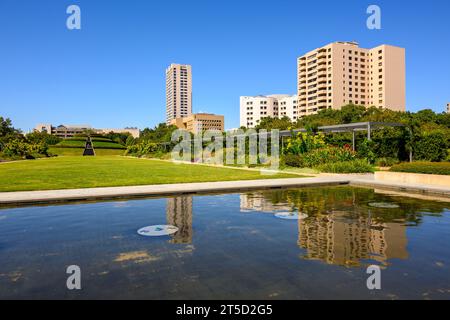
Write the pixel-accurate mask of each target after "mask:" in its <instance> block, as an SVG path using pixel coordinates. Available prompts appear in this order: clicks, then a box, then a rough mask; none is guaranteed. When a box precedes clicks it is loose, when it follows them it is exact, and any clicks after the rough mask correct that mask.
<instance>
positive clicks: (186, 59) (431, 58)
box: [0, 0, 450, 131]
mask: <svg viewBox="0 0 450 320" xmlns="http://www.w3.org/2000/svg"><path fill="white" fill-rule="evenodd" d="M71 4H77V5H79V6H80V8H81V12H82V29H81V30H79V31H70V30H68V29H67V28H66V19H67V17H68V15H67V14H66V8H67V7H68V6H69V5H71ZM370 4H377V5H379V6H380V7H381V10H382V30H377V31H374V30H369V29H367V28H366V19H367V14H366V9H367V7H368V5H370ZM449 14H450V1H448V0H441V1H438V0H435V1H432V0H430V1H403V0H396V1H378V0H372V1H365V0H347V1H346V0H342V1H326V0H324V1H319V2H317V1H300V0H295V1H283V0H278V1H263V0H258V1H242V0H241V1H234V0H227V1H223V0H184V1H148V0H127V1H125V0H114V1H108V0H40V1H36V0H28V1H25V0H0V41H1V42H0V115H1V116H6V117H9V118H11V119H12V120H13V122H14V125H15V126H16V127H19V128H21V129H23V130H24V131H27V130H29V129H31V128H33V127H34V126H35V125H36V124H37V123H40V122H47V123H53V124H54V125H58V124H61V123H67V124H80V123H83V124H84V123H87V124H91V125H93V126H94V127H97V128H101V127H125V126H137V127H139V128H141V129H142V128H145V127H152V126H154V125H156V124H157V123H160V122H164V120H165V119H164V117H165V68H166V67H167V66H168V65H169V64H170V63H172V62H176V63H186V64H191V65H192V68H193V108H194V112H199V111H204V112H211V113H219V114H224V115H225V121H226V128H233V127H237V126H239V96H241V95H257V94H272V93H292V94H294V93H295V92H296V72H297V71H296V58H297V57H298V56H300V55H302V54H303V53H305V52H307V51H310V50H312V49H314V48H317V47H319V46H322V45H325V44H327V43H329V42H333V41H348V40H355V41H358V42H359V43H360V45H361V46H362V47H371V46H376V45H379V44H383V43H387V44H392V45H398V46H402V47H405V48H406V55H407V110H410V111H417V110H420V109H423V108H432V109H434V110H435V111H438V112H441V111H443V109H444V106H445V104H446V103H447V102H450V55H449V52H450V25H449V23H448V16H449Z"/></svg>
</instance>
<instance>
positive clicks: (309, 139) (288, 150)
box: [283, 132, 325, 155]
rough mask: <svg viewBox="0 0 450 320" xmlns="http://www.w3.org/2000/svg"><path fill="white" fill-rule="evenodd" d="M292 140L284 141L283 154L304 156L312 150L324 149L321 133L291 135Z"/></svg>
mask: <svg viewBox="0 0 450 320" xmlns="http://www.w3.org/2000/svg"><path fill="white" fill-rule="evenodd" d="M292 136H293V137H292V138H288V139H286V142H287V144H286V146H285V148H284V151H283V152H284V153H285V154H294V155H299V154H304V153H307V152H310V151H312V150H314V149H319V148H323V147H325V139H324V134H323V133H318V134H312V133H309V132H298V133H297V134H294V133H292Z"/></svg>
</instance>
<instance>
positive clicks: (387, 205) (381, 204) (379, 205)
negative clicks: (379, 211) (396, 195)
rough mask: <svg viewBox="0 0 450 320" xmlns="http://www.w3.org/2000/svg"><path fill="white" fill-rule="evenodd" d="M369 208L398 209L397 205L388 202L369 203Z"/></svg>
mask: <svg viewBox="0 0 450 320" xmlns="http://www.w3.org/2000/svg"><path fill="white" fill-rule="evenodd" d="M369 206H370V207H374V208H385V209H396V208H399V207H400V206H399V205H398V204H395V203H389V202H371V203H369Z"/></svg>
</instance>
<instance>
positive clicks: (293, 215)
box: [275, 212, 308, 220]
mask: <svg viewBox="0 0 450 320" xmlns="http://www.w3.org/2000/svg"><path fill="white" fill-rule="evenodd" d="M275 217H277V218H280V219H286V220H303V219H306V218H308V215H307V214H305V213H297V212H278V213H276V214H275Z"/></svg>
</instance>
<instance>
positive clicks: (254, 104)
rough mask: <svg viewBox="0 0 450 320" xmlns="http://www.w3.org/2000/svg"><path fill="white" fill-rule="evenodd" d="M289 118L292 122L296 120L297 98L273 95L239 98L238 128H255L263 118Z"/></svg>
mask: <svg viewBox="0 0 450 320" xmlns="http://www.w3.org/2000/svg"><path fill="white" fill-rule="evenodd" d="M284 116H287V117H289V118H290V119H291V120H292V121H296V120H297V119H298V110H297V96H296V95H287V94H273V95H268V96H263V95H260V96H253V97H252V96H243V97H240V126H241V127H246V128H254V127H256V126H257V125H258V124H259V123H260V122H261V120H262V119H263V118H267V117H271V118H278V117H279V118H283V117H284Z"/></svg>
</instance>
